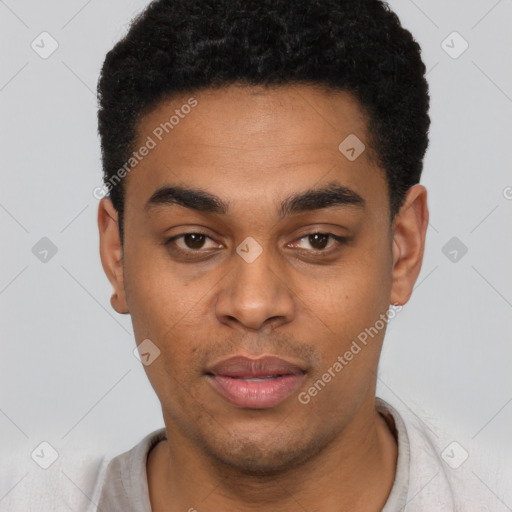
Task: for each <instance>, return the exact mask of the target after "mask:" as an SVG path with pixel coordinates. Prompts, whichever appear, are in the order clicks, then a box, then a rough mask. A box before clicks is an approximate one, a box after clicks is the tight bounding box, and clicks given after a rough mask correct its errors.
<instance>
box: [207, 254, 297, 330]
mask: <svg viewBox="0 0 512 512" xmlns="http://www.w3.org/2000/svg"><path fill="white" fill-rule="evenodd" d="M271 252H272V251H270V250H268V249H264V250H263V251H262V253H261V254H260V255H259V256H258V257H257V258H256V259H255V260H254V261H251V262H248V261H246V260H244V259H243V258H242V257H240V256H239V255H238V254H235V255H234V256H233V265H234V267H235V268H234V269H232V271H231V272H229V273H228V275H227V276H226V278H225V280H224V281H223V285H224V286H223V288H222V289H221V291H220V293H219V295H218V297H217V301H216V304H215V309H216V315H217V318H218V319H219V321H220V322H221V323H223V324H226V325H230V326H231V327H235V328H238V329H243V330H245V331H247V330H249V331H260V330H262V329H264V328H267V327H271V328H276V327H279V326H280V325H283V324H285V323H288V322H290V321H291V320H292V319H293V316H294V314H295V302H294V300H293V293H292V291H291V289H290V287H289V284H288V283H286V280H285V275H284V272H283V269H282V268H281V267H280V265H279V264H278V262H277V258H273V257H272V254H271Z"/></svg>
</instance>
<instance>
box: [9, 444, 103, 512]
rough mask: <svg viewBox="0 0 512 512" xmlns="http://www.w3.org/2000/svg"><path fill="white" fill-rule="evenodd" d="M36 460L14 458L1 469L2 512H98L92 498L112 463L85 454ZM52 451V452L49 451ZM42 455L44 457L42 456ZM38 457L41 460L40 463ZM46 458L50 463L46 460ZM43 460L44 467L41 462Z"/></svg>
mask: <svg viewBox="0 0 512 512" xmlns="http://www.w3.org/2000/svg"><path fill="white" fill-rule="evenodd" d="M44 450H45V449H44V447H43V448H42V449H41V450H40V452H39V453H38V454H35V455H34V459H33V458H32V457H30V456H27V457H23V458H21V457H19V456H10V457H9V458H8V459H7V460H5V459H4V460H3V461H2V465H1V467H0V510H1V511H2V512H32V511H33V512H54V511H56V510H63V511H65V510H80V511H83V512H92V511H94V510H95V507H94V503H93V502H92V496H93V495H94V493H95V489H96V487H97V485H98V482H99V480H100V478H101V474H102V472H104V470H105V468H106V465H107V462H108V460H107V459H106V458H105V457H103V456H98V455H93V454H88V453H85V452H75V451H73V452H70V453H62V454H58V456H57V458H56V459H55V460H54V461H53V462H52V463H51V465H49V466H47V467H46V468H45V466H46V465H47V464H48V462H49V461H51V459H52V458H54V457H55V454H53V453H45V451H44ZM47 451H48V449H47ZM39 454H40V455H39ZM36 455H39V457H40V460H39V461H37V460H35V459H36ZM45 457H46V460H45ZM41 461H42V465H41V464H39V463H38V462H41Z"/></svg>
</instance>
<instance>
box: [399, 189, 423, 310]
mask: <svg viewBox="0 0 512 512" xmlns="http://www.w3.org/2000/svg"><path fill="white" fill-rule="evenodd" d="M427 226H428V206H427V190H426V189H425V187H424V186H423V185H414V186H413V187H411V188H410V189H409V191H408V193H407V196H406V198H405V201H404V203H403V205H402V207H401V208H400V211H399V212H398V213H397V214H396V217H395V222H394V233H393V286H392V290H391V301H390V302H391V303H392V304H395V305H403V304H405V303H406V302H407V301H408V300H409V298H410V296H411V293H412V290H413V287H414V283H415V282H416V279H417V278H418V275H419V273H420V270H421V264H422V262H423V253H424V250H425V236H426V231H427Z"/></svg>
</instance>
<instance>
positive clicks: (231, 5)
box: [98, 0, 430, 240]
mask: <svg viewBox="0 0 512 512" xmlns="http://www.w3.org/2000/svg"><path fill="white" fill-rule="evenodd" d="M425 71H426V69H425V65H424V63H423V61H422V60H421V48H420V46H419V45H418V43H417V42H416V41H415V40H414V38H413V36H412V35H411V33H410V32H409V31H408V30H406V29H404V28H402V26H401V24H400V21H399V19H398V17H397V15H396V14H395V13H394V12H393V11H391V9H390V7H389V5H388V4H387V3H386V2H383V1H381V0H155V1H153V2H151V3H150V4H149V6H148V7H147V8H146V9H145V10H144V11H143V12H142V13H141V14H140V15H139V16H137V17H136V18H135V19H134V20H133V21H132V24H131V26H130V30H129V31H128V33H127V35H126V36H125V37H124V38H123V39H122V40H121V41H119V42H118V43H117V44H116V45H115V46H114V48H113V49H112V50H111V51H110V52H109V53H108V54H107V56H106V58H105V62H104V64H103V67H102V70H101V75H100V78H99V81H98V100H99V110H98V128H99V134H100V138H101V149H102V162H103V174H104V182H105V185H107V191H108V194H109V197H110V198H111V200H112V202H113V204H114V207H115V208H116V210H117V211H118V213H119V218H120V230H121V240H122V238H123V231H122V217H123V211H124V191H123V186H122V185H123V183H120V185H119V186H112V177H113V176H114V175H115V174H116V173H117V172H118V171H119V169H120V168H122V167H123V165H125V163H126V162H127V160H128V159H129V158H130V156H131V154H132V153H133V151H134V148H133V146H134V142H135V137H136V130H137V123H138V122H139V121H140V119H141V118H142V116H143V115H144V114H145V113H147V112H148V111H149V110H150V109H151V108H153V107H155V106H156V105H157V104H158V103H159V102H160V101H163V100H165V99H169V98H171V97H172V96H173V95H177V94H180V93H186V92H192V91H199V90H201V89H204V88H218V87H223V86H227V85H231V84H236V83H240V84H246V85H263V86H273V85H287V84H290V85H291V84H314V85H320V86H327V88H329V89H334V90H343V91H347V92H350V93H352V94H354V95H355V97H356V98H357V99H358V100H359V103H360V105H361V107H362V109H363V110H364V112H365V114H366V116H367V120H368V136H369V137H370V140H369V142H370V147H371V148H372V153H373V154H376V155H377V156H378V164H379V166H380V167H381V168H382V169H384V170H385V173H386V178H387V183H388V189H389V195H390V198H389V199H390V210H391V216H392V218H393V217H394V215H395V214H396V212H397V211H398V209H399V207H400V205H401V204H402V203H403V200H404V197H405V194H406V192H407V190H408V189H409V188H410V187H411V186H412V185H414V184H416V183H418V182H419V180H420V176H421V171H422V169H423V158H424V155H425V152H426V150H427V147H428V130H429V126H430V117H429V115H428V110H429V100H430V98H429V91H428V83H427V81H426V78H425Z"/></svg>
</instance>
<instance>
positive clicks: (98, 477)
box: [0, 398, 510, 512]
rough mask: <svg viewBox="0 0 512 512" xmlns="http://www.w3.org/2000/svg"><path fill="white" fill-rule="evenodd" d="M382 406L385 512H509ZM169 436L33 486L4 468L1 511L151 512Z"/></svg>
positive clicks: (153, 437)
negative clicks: (152, 457) (387, 477)
mask: <svg viewBox="0 0 512 512" xmlns="http://www.w3.org/2000/svg"><path fill="white" fill-rule="evenodd" d="M377 409H378V410H379V412H381V414H383V415H384V417H386V419H387V421H388V424H390V426H391V428H392V429H393V430H395V432H396V434H397V438H398V461H397V470H396V475H395V481H394V483H393V487H392V489H391V493H390V495H389V497H388V500H387V502H386V505H385V506H384V508H383V509H382V511H381V512H500V511H501V510H507V508H505V507H504V504H503V502H501V501H500V500H499V499H498V498H497V497H496V496H495V495H494V494H493V493H492V492H491V491H490V490H489V489H488V488H486V486H485V485H484V484H483V483H482V482H481V481H479V480H478V478H476V477H475V475H474V473H472V471H471V470H470V469H469V468H465V467H464V466H465V465H466V461H463V462H461V461H462V460H463V459H464V456H465V454H464V453H463V452H462V451H461V449H460V448H458V447H457V446H454V447H453V448H450V447H448V450H447V447H446V446H437V445H436V442H435V441H434V439H435V437H434V436H433V435H432V434H431V433H430V432H429V431H428V429H427V428H425V426H424V425H423V424H422V423H421V422H419V421H418V420H417V419H416V418H414V416H412V415H411V417H408V416H406V415H405V414H404V415H400V414H399V413H398V412H397V411H396V410H395V409H394V408H393V407H392V406H391V405H389V404H388V403H387V402H384V401H383V400H381V399H379V398H377ZM165 438H166V432H165V429H164V428H162V429H159V430H156V431H154V432H152V433H151V434H149V435H147V436H146V437H145V438H144V439H142V440H141V441H140V442H139V443H138V444H137V445H136V446H134V447H133V448H132V449H131V450H129V451H127V452H125V453H123V454H121V455H117V456H115V457H113V458H103V459H101V458H96V459H92V458H89V459H88V458H87V457H81V458H79V459H77V460H73V461H70V460H68V461H67V463H66V461H65V460H64V461H60V462H59V464H57V462H56V463H55V464H54V465H53V466H51V467H50V468H49V469H48V470H47V471H46V472H40V473H39V477H40V478H38V479H33V480H32V481H31V482H29V483H27V482H25V483H23V480H24V478H21V480H20V479H19V475H17V476H13V475H10V474H9V473H8V472H6V470H5V468H4V469H3V470H1V471H0V512H32V511H34V512H60V511H71V510H73V511H80V512H81V511H83V512H118V511H123V512H151V506H150V501H149V494H148V482H147V474H146V460H147V455H148V453H149V451H150V450H151V448H152V447H153V446H154V445H155V444H156V443H158V442H159V441H160V440H162V439H165ZM442 452H443V453H444V455H443V457H444V458H443V457H441V453H442ZM445 460H446V461H447V462H445ZM4 484H5V485H4ZM509 510H510V509H509Z"/></svg>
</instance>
